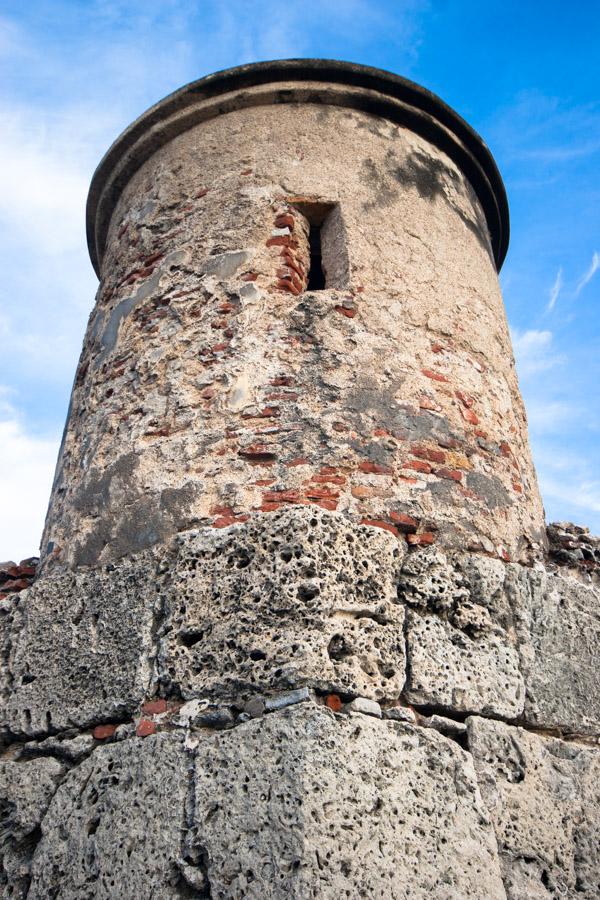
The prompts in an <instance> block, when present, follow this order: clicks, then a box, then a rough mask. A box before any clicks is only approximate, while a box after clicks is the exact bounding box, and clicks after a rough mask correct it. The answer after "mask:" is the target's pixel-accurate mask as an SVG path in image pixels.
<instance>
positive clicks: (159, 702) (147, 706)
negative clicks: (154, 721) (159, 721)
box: [142, 697, 167, 716]
mask: <svg viewBox="0 0 600 900" xmlns="http://www.w3.org/2000/svg"><path fill="white" fill-rule="evenodd" d="M166 711H167V701H166V700H164V699H163V698H162V697H158V698H157V699H156V700H147V701H146V703H144V704H143V706H142V712H143V713H146V715H147V716H158V715H160V714H161V713H164V712H166Z"/></svg>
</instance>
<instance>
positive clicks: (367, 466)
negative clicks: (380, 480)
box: [358, 459, 393, 475]
mask: <svg viewBox="0 0 600 900" xmlns="http://www.w3.org/2000/svg"><path fill="white" fill-rule="evenodd" d="M358 468H359V470H360V471H361V472H365V473H366V474H367V475H391V474H392V472H393V469H391V468H390V466H382V465H380V464H379V463H375V462H371V460H370V459H364V460H363V461H362V462H361V463H359V465H358Z"/></svg>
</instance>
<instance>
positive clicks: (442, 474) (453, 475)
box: [434, 466, 462, 481]
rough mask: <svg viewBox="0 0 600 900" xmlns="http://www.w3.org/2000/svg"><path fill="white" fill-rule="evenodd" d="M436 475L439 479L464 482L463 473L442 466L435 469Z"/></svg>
mask: <svg viewBox="0 0 600 900" xmlns="http://www.w3.org/2000/svg"><path fill="white" fill-rule="evenodd" d="M434 473H435V474H436V475H437V476H438V477H439V478H447V479H449V480H450V481H462V472H459V471H458V469H447V468H446V467H445V466H440V468H439V469H434Z"/></svg>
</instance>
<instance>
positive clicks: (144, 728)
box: [135, 719, 156, 737]
mask: <svg viewBox="0 0 600 900" xmlns="http://www.w3.org/2000/svg"><path fill="white" fill-rule="evenodd" d="M155 732H156V722H153V721H152V720H151V719H141V720H140V723H139V725H138V727H137V728H136V730H135V733H136V734H137V736H138V737H148V735H150V734H155Z"/></svg>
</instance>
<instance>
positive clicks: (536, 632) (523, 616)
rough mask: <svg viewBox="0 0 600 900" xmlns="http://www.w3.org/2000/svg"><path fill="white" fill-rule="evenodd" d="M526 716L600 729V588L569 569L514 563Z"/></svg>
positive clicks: (546, 723) (510, 579)
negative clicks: (568, 572) (564, 572)
mask: <svg viewBox="0 0 600 900" xmlns="http://www.w3.org/2000/svg"><path fill="white" fill-rule="evenodd" d="M506 590H507V593H508V595H509V597H510V600H511V603H512V605H513V609H514V613H515V620H516V623H517V631H518V641H519V655H520V666H521V671H522V672H523V675H524V677H525V683H526V687H527V695H526V701H525V718H526V720H527V721H529V722H531V723H532V724H534V725H537V726H541V727H549V728H562V729H564V730H565V731H571V732H579V733H585V732H592V733H598V731H599V730H600V651H599V649H598V648H599V647H600V589H599V588H598V586H596V585H594V584H592V583H587V584H585V583H583V582H581V581H579V580H578V579H577V578H575V577H572V576H569V575H554V574H551V573H549V572H544V571H541V570H528V569H523V568H521V567H519V566H510V567H509V570H508V573H507V584H506Z"/></svg>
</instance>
